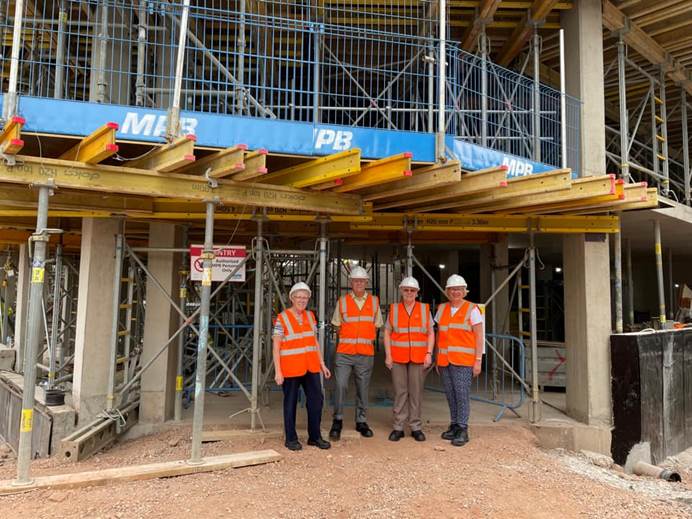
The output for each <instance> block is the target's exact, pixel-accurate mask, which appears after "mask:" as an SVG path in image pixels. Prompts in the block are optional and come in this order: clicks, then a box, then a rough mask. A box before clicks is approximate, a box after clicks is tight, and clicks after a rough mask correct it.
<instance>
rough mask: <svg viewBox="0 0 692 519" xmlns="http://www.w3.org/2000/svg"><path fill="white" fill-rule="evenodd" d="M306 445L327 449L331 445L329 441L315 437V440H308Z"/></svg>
mask: <svg viewBox="0 0 692 519" xmlns="http://www.w3.org/2000/svg"><path fill="white" fill-rule="evenodd" d="M308 445H310V446H312V447H317V448H318V449H329V448H330V447H331V446H332V444H331V443H329V442H328V441H327V440H324V439H322V438H317V439H316V440H308Z"/></svg>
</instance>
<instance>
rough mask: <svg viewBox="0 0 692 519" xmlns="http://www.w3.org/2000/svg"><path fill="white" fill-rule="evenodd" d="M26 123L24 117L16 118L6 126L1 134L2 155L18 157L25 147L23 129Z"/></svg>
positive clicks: (0, 147)
mask: <svg viewBox="0 0 692 519" xmlns="http://www.w3.org/2000/svg"><path fill="white" fill-rule="evenodd" d="M24 123H26V120H25V119H24V118H23V117H18V116H16V115H15V116H14V117H12V118H10V120H9V121H7V123H6V124H5V126H4V128H3V129H2V132H0V153H4V154H5V155H16V154H17V153H19V152H20V150H21V149H22V148H23V147H24V141H23V140H22V127H23V126H24Z"/></svg>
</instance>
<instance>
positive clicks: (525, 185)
mask: <svg viewBox="0 0 692 519" xmlns="http://www.w3.org/2000/svg"><path fill="white" fill-rule="evenodd" d="M463 181H464V180H463V178H462V183H463ZM571 185H572V172H571V171H570V170H569V169H557V170H555V171H548V172H546V173H539V174H536V175H529V176H526V177H518V178H512V179H510V180H509V181H508V182H507V185H506V187H503V188H502V189H494V190H491V191H488V192H486V193H481V194H479V195H471V196H457V197H456V198H454V199H450V200H445V201H443V202H440V203H432V204H430V205H427V206H424V207H419V208H415V209H413V210H414V211H415V212H421V213H426V212H431V211H444V210H447V209H456V208H458V209H459V211H460V212H465V211H471V212H477V211H479V210H483V208H484V207H486V206H488V205H489V204H492V203H497V202H499V201H501V200H508V199H511V198H514V197H517V196H526V195H538V194H541V193H549V192H552V191H558V190H561V189H569V187H570V186H571ZM448 194H449V189H445V192H444V193H443V194H442V195H441V196H442V197H443V198H448ZM462 209H463V211H462Z"/></svg>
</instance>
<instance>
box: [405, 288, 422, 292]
mask: <svg viewBox="0 0 692 519" xmlns="http://www.w3.org/2000/svg"><path fill="white" fill-rule="evenodd" d="M401 290H403V291H404V292H418V290H416V289H415V288H402V289H401Z"/></svg>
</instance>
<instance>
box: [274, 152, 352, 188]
mask: <svg viewBox="0 0 692 519" xmlns="http://www.w3.org/2000/svg"><path fill="white" fill-rule="evenodd" d="M359 172H360V149H358V148H356V149H353V150H348V151H342V152H340V153H334V154H333V155H327V156H326V157H320V158H318V159H312V160H308V161H307V162H303V163H302V164H297V165H295V166H291V167H288V168H285V169H281V170H279V171H273V172H271V173H267V174H265V175H264V176H263V177H262V183H263V184H274V185H277V184H280V185H284V186H290V187H298V188H300V187H311V186H316V185H318V184H324V183H326V182H330V181H332V180H336V179H338V178H342V179H343V178H346V177H349V176H351V175H356V174H358V173H359Z"/></svg>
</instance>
